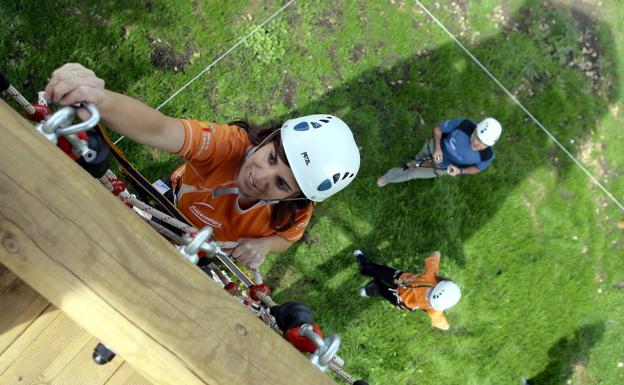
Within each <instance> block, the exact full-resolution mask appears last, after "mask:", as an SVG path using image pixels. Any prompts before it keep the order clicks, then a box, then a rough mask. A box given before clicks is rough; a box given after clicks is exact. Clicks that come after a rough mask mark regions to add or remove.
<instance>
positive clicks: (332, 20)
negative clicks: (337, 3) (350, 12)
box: [312, 8, 342, 32]
mask: <svg viewBox="0 0 624 385" xmlns="http://www.w3.org/2000/svg"><path fill="white" fill-rule="evenodd" d="M341 18H342V10H341V9H339V8H335V9H333V10H329V9H328V10H326V11H325V12H323V16H321V17H319V18H317V19H314V20H313V21H312V24H314V25H316V26H317V27H322V28H323V29H325V30H327V31H328V32H335V31H337V30H338V28H339V27H340V23H339V20H341Z"/></svg>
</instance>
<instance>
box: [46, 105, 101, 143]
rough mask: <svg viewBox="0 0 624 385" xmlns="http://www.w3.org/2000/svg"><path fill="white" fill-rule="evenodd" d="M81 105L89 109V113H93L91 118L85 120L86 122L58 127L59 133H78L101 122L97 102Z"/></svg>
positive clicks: (57, 131)
mask: <svg viewBox="0 0 624 385" xmlns="http://www.w3.org/2000/svg"><path fill="white" fill-rule="evenodd" d="M80 107H84V108H86V110H87V111H89V114H90V115H91V116H89V119H87V120H85V121H84V122H80V123H77V124H74V125H72V126H69V127H65V128H60V129H57V130H56V133H57V134H59V135H70V134H77V133H79V132H83V131H88V130H90V129H92V128H93V127H95V126H96V125H97V124H98V123H99V122H100V111H99V110H98V109H97V107H96V106H95V104H93V103H81V105H80ZM74 113H75V111H74Z"/></svg>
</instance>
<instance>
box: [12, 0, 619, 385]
mask: <svg viewBox="0 0 624 385" xmlns="http://www.w3.org/2000/svg"><path fill="white" fill-rule="evenodd" d="M14 3H15V4H9V3H8V2H3V3H0V20H1V21H2V23H3V25H4V26H5V28H3V29H2V30H0V57H2V58H3V60H2V61H0V63H2V71H4V72H5V73H6V74H7V76H8V77H9V78H10V79H12V81H13V83H14V85H15V86H16V87H17V88H18V89H20V90H21V91H22V92H23V93H24V94H25V95H27V96H28V97H33V96H34V95H35V92H36V91H38V90H41V89H42V88H43V87H44V85H45V80H46V78H47V77H48V76H49V74H50V73H51V71H52V70H53V69H54V68H56V67H58V66H60V65H61V64H62V63H64V62H67V61H78V62H81V63H84V64H86V65H88V66H90V67H91V68H92V69H94V70H95V72H96V73H98V74H99V75H100V77H102V78H103V79H105V80H106V81H107V85H108V86H109V87H110V88H111V89H114V90H116V91H119V92H123V93H127V94H129V95H131V96H134V97H137V98H139V99H141V100H144V101H145V102H146V103H147V104H149V105H152V106H157V105H159V104H160V103H161V102H162V101H164V100H165V99H166V98H167V97H168V96H169V95H171V94H172V93H173V92H174V91H175V90H177V89H178V88H179V87H181V86H182V85H183V84H184V83H186V82H187V81H188V80H190V79H191V78H192V77H193V76H194V75H195V74H196V73H198V72H199V71H201V70H202V69H203V68H204V67H205V66H207V65H208V64H210V63H211V62H212V61H213V60H214V59H215V58H216V57H218V56H219V55H220V54H221V53H223V52H225V51H226V50H227V49H228V48H229V47H231V46H232V45H233V44H234V43H235V42H236V41H238V39H240V38H241V37H242V36H244V35H245V34H246V33H247V32H248V31H250V30H251V29H252V28H253V27H255V26H257V25H259V24H260V23H261V22H262V21H263V20H264V19H265V18H266V17H268V16H269V15H271V14H272V13H273V12H275V11H276V10H277V9H278V8H279V7H280V6H281V5H282V4H283V3H284V2H282V1H269V2H259V1H242V0H237V1H228V2H222V1H200V0H197V1H193V2H176V1H154V2H151V1H146V2H125V1H116V2H110V3H107V4H109V5H103V4H101V2H97V1H86V2H79V3H75V2H69V1H57V2H43V3H42V2H33V1H21V2H14ZM127 3H131V4H133V5H128V4H127ZM436 3H437V4H438V5H439V6H436ZM148 4H151V5H149V6H148ZM424 4H425V5H426V6H427V7H428V8H429V9H430V10H431V11H432V12H433V13H434V14H435V15H436V16H437V17H439V18H440V20H441V21H442V22H444V23H445V24H446V25H447V26H448V27H449V29H450V30H451V31H452V32H453V33H456V34H457V35H459V36H460V38H461V39H462V41H463V42H464V44H466V46H467V47H468V48H469V49H470V50H471V51H472V52H473V53H474V54H475V55H476V56H477V57H478V58H479V59H480V60H481V61H482V62H483V64H484V65H486V66H487V67H488V68H489V69H490V70H491V71H492V73H493V74H494V75H495V76H497V77H498V78H499V79H500V81H501V82H502V83H503V84H505V85H506V86H507V87H508V88H509V90H510V91H511V92H513V93H514V94H515V95H516V96H517V97H518V98H519V99H520V100H521V101H522V103H524V105H525V106H526V107H527V108H528V109H529V110H530V111H531V112H532V113H533V114H534V115H535V116H536V117H537V118H538V119H539V120H540V121H541V122H542V123H543V124H544V125H545V126H546V127H547V128H548V129H549V130H551V132H552V133H553V134H554V135H555V136H556V137H557V138H558V139H559V140H560V141H561V143H562V144H563V145H564V146H566V148H567V149H568V150H570V151H571V152H572V153H573V154H575V156H577V157H578V158H579V159H580V160H581V161H582V162H583V163H584V164H585V165H586V166H587V167H588V168H589V169H590V171H591V172H592V173H594V175H597V176H598V178H599V180H600V181H601V182H603V183H604V184H605V185H606V187H607V188H608V189H609V190H610V191H611V192H612V193H614V195H615V196H616V197H617V198H618V199H619V200H620V201H622V200H623V199H624V179H623V178H621V172H622V170H624V155H623V154H624V152H623V151H622V149H621V148H622V143H623V139H624V134H623V133H622V132H623V131H622V129H621V126H622V123H623V122H624V103H623V97H622V95H621V92H620V88H621V87H622V86H623V85H624V64H623V62H624V54H623V53H622V52H624V26H622V24H621V20H622V19H623V18H624V7H622V6H621V5H622V4H621V2H620V1H616V0H609V1H607V0H603V1H602V2H601V3H600V4H601V5H600V6H599V5H598V2H597V1H586V2H580V1H572V0H569V1H558V2H555V3H551V2H543V1H535V0H526V1H524V0H508V1H506V2H500V1H494V0H482V1H472V2H462V1H458V2H457V4H463V6H461V7H459V8H458V7H457V6H454V5H453V4H454V3H451V2H445V1H438V2H435V1H424ZM500 4H502V5H500ZM500 15H503V16H505V19H501V18H500ZM462 16H463V17H464V19H463V20H464V21H462V19H461V17H462ZM593 37H595V39H594V38H593ZM585 42H586V43H589V44H590V45H591V46H592V47H594V48H597V54H598V55H597V57H596V58H592V57H591V53H587V51H585V53H584V52H583V43H585ZM594 48H592V49H594ZM159 49H160V50H164V52H165V56H164V58H165V59H167V58H169V59H171V60H169V61H168V60H160V61H158V62H154V61H153V60H152V57H153V55H154V52H156V51H158V50H159ZM588 60H590V63H589V65H590V66H591V67H592V68H589V67H587V68H586V67H583V66H584V65H586V64H584V63H585V62H587V61H588ZM592 60H593V61H595V64H592V62H591V61H592ZM176 64H180V65H176ZM587 71H594V72H595V73H597V74H598V75H599V77H598V78H596V79H593V80H592V79H591V78H590V76H591V73H588V72H587ZM321 111H324V112H329V113H334V114H338V115H339V116H341V117H343V119H344V120H345V121H347V122H348V123H349V124H350V125H351V127H352V128H353V130H354V132H355V134H356V138H357V141H358V143H359V144H360V146H361V147H362V151H361V153H362V167H361V170H360V173H359V175H358V178H357V179H356V181H355V182H354V183H353V185H352V186H351V187H350V188H348V189H347V190H345V191H344V192H342V193H341V194H339V195H338V196H336V197H335V198H332V199H330V200H329V201H327V202H324V203H322V204H320V205H318V206H317V208H316V209H315V214H314V217H313V221H312V223H311V225H310V227H309V229H308V234H307V237H306V239H307V241H306V242H300V243H298V244H297V245H295V246H294V247H292V248H291V249H290V250H289V251H288V252H287V253H284V254H282V255H279V256H277V255H276V256H271V257H270V258H269V260H268V262H267V263H266V264H265V265H264V267H263V268H264V273H265V275H266V276H267V278H268V279H269V281H270V283H271V284H272V285H273V287H274V290H275V298H276V299H277V300H278V301H285V300H297V301H302V302H305V303H307V304H309V305H310V306H311V307H312V308H313V309H314V311H315V315H316V319H317V320H318V323H319V324H320V325H321V327H322V328H324V329H325V331H327V332H337V333H338V334H340V335H341V336H342V338H343V341H344V342H343V345H342V348H341V353H340V354H341V355H342V356H343V357H344V358H345V359H346V361H347V365H346V369H347V370H348V371H349V372H351V373H353V374H354V375H355V376H356V377H362V378H366V379H367V380H368V381H369V382H370V383H371V384H391V383H393V384H419V385H424V384H436V385H440V384H479V385H481V384H497V385H498V384H519V383H520V381H521V379H522V378H525V379H531V380H532V382H531V383H532V384H533V385H537V384H557V385H559V384H561V385H563V384H567V383H571V384H614V385H615V384H621V383H624V368H618V367H617V364H618V362H624V351H622V347H621V346H622V344H621V341H622V340H624V313H622V311H621V309H622V306H623V305H624V290H622V287H623V286H624V260H623V259H622V255H624V242H623V233H622V230H618V229H617V228H616V226H615V224H616V222H617V221H618V220H622V219H624V218H623V215H622V212H620V211H619V210H618V209H617V207H616V206H615V205H614V204H612V203H611V202H610V201H609V200H608V199H607V198H606V197H605V195H604V194H603V193H602V192H601V191H600V190H599V189H598V188H596V187H594V186H593V185H592V184H591V183H590V182H589V181H588V178H587V176H586V175H585V174H584V173H583V172H581V171H580V169H578V168H577V167H576V166H575V165H574V164H573V163H572V162H571V161H570V160H569V159H567V158H566V156H565V155H564V154H563V153H562V152H561V151H560V150H559V149H558V148H557V147H556V146H555V145H554V144H553V143H552V142H551V141H550V139H548V138H547V136H546V135H545V134H544V133H543V132H542V131H541V130H540V129H539V128H538V127H537V126H536V125H534V124H533V123H532V122H531V121H529V119H528V118H527V117H526V116H525V114H524V113H523V112H522V111H521V110H520V109H519V108H518V107H517V106H515V104H514V103H512V102H511V101H510V100H509V99H508V98H507V97H506V96H505V95H504V93H503V92H502V91H501V90H500V89H499V88H498V87H497V86H496V85H495V84H494V83H493V82H492V81H491V80H490V79H489V78H488V77H487V76H486V75H485V74H484V73H483V72H482V71H481V70H480V69H479V68H478V67H477V66H476V65H474V63H472V61H471V60H470V59H469V58H468V57H467V56H466V55H465V54H464V53H463V51H461V49H459V47H458V46H457V45H455V44H454V43H453V42H452V41H451V39H450V38H449V37H448V36H447V35H445V34H444V33H443V31H441V30H440V29H439V28H438V27H437V26H436V25H435V24H434V23H432V22H431V21H430V20H429V19H428V17H427V16H426V15H425V14H423V13H422V12H421V11H420V9H419V7H418V6H417V5H416V4H415V3H413V2H409V1H399V0H397V1H392V2H388V1H380V0H379V1H355V0H348V1H347V0H345V1H339V2H325V1H318V0H309V1H301V2H298V3H295V4H294V5H293V6H291V7H290V8H289V9H287V10H286V11H285V12H284V13H283V14H282V15H280V16H279V17H278V18H276V19H275V20H274V21H272V22H271V23H270V24H268V25H266V26H265V27H264V28H263V29H262V30H261V31H260V32H259V33H258V34H257V35H255V37H254V38H253V39H251V40H250V41H248V42H246V43H245V44H243V45H242V46H241V47H239V48H238V49H237V50H236V51H234V52H233V53H232V54H231V55H229V56H228V57H227V58H226V59H224V60H223V61H222V62H221V63H219V64H218V65H216V66H215V67H214V68H213V69H212V70H211V71H209V72H208V73H206V74H205V75H204V76H203V77H201V78H200V79H199V80H198V81H196V82H195V83H193V84H192V85H191V86H190V87H189V88H188V89H187V90H185V91H184V92H183V93H182V94H180V95H179V96H178V97H177V98H175V99H174V100H173V101H171V102H170V103H169V104H167V105H166V106H165V107H164V108H163V112H165V113H167V114H170V115H172V116H188V117H194V118H200V119H208V120H214V121H218V122H227V121H230V120H234V119H236V118H241V117H246V118H249V119H253V120H257V121H259V122H263V121H267V120H278V121H281V120H284V119H286V118H288V117H290V116H295V115H300V114H307V113H314V112H321ZM489 115H491V116H495V117H497V118H498V119H499V120H501V121H502V122H503V124H504V128H505V132H504V135H503V137H502V139H501V141H500V142H499V144H497V145H496V156H497V158H496V160H495V161H494V163H493V166H492V167H491V168H490V169H488V170H487V171H486V172H485V173H483V174H481V175H477V176H474V177H463V178H458V179H453V178H442V179H439V180H425V181H419V182H412V183H404V184H399V185H391V186H388V187H386V188H385V189H383V190H380V189H378V188H377V187H376V186H375V180H376V179H377V177H378V176H379V175H381V174H382V173H384V172H385V171H386V170H387V169H388V168H389V167H392V166H394V165H397V164H398V163H399V162H400V161H401V160H406V159H408V158H410V157H412V156H413V155H414V154H415V153H416V152H417V150H418V149H419V148H420V146H421V144H422V142H423V141H424V140H425V139H426V138H428V137H429V136H430V132H431V128H432V126H433V125H434V124H435V123H436V122H438V121H440V120H443V119H446V118H451V117H457V116H467V117H472V118H474V119H476V120H479V119H482V118H483V117H485V116H489ZM123 146H124V148H125V150H126V151H128V153H129V154H130V155H131V157H132V159H133V160H134V161H135V162H136V164H137V165H138V166H139V167H140V168H141V169H143V170H144V171H145V172H146V174H148V175H149V176H150V177H162V176H165V175H166V174H167V173H168V172H169V171H170V170H171V169H172V168H173V167H174V166H175V164H177V163H176V160H175V159H174V158H173V157H171V156H167V155H163V154H160V153H157V152H154V151H151V150H149V149H145V148H141V147H139V146H135V145H133V144H131V143H128V142H124V144H123ZM354 248H363V249H365V250H367V251H368V253H369V254H370V255H371V256H372V257H373V258H374V259H375V260H377V261H379V262H383V263H388V264H392V265H394V266H396V267H398V268H402V269H411V270H416V269H419V268H420V267H421V265H422V261H423V259H424V257H425V256H426V255H427V253H428V252H430V251H432V250H434V249H440V250H441V251H442V254H443V259H442V270H441V273H442V274H443V275H445V276H449V277H452V278H454V279H455V280H457V281H458V282H459V283H460V285H461V286H462V288H463V292H464V297H463V298H462V301H461V302H460V303H459V304H458V305H457V307H455V308H453V309H452V310H451V311H449V312H448V318H449V321H450V324H451V329H450V330H449V331H448V332H439V331H436V330H433V329H432V328H431V327H430V325H429V324H428V321H427V319H426V316H425V315H424V314H420V313H414V314H408V313H405V312H399V311H396V310H394V309H392V308H391V306H390V305H388V304H387V303H383V302H381V301H376V300H364V299H360V298H358V297H357V289H358V288H359V287H361V286H362V285H363V284H364V283H365V282H366V279H365V278H364V277H361V276H359V275H358V274H357V271H356V269H355V266H354V263H353V259H352V256H351V252H352V250H353V249H354ZM568 381H569V382H568Z"/></svg>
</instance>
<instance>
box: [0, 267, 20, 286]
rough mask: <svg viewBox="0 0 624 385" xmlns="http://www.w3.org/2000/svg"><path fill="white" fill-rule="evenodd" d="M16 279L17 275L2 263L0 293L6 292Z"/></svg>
mask: <svg viewBox="0 0 624 385" xmlns="http://www.w3.org/2000/svg"><path fill="white" fill-rule="evenodd" d="M16 279H17V275H15V274H13V272H12V271H11V270H9V269H7V267H6V266H4V265H3V264H1V263H0V291H2V290H4V288H5V287H8V286H9V285H10V284H11V283H13V281H15V280H16Z"/></svg>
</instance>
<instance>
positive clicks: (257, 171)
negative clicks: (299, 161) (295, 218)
mask: <svg viewBox="0 0 624 385" xmlns="http://www.w3.org/2000/svg"><path fill="white" fill-rule="evenodd" d="M236 184H237V185H238V188H239V189H240V192H241V193H242V194H244V195H246V196H247V197H250V198H253V199H276V200H280V199H286V198H290V197H293V196H294V195H297V194H298V193H299V192H301V189H300V188H299V185H298V184H297V181H296V180H295V175H294V174H293V172H292V170H291V169H290V167H288V166H287V165H286V163H284V162H283V161H282V159H280V157H279V156H278V155H277V151H276V148H275V142H274V141H271V142H269V143H267V144H265V145H263V146H262V147H260V148H258V149H257V150H256V152H254V153H253V155H251V156H250V157H249V158H248V159H247V160H245V161H244V162H243V164H242V165H241V168H240V170H239V171H238V176H237V177H236Z"/></svg>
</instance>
